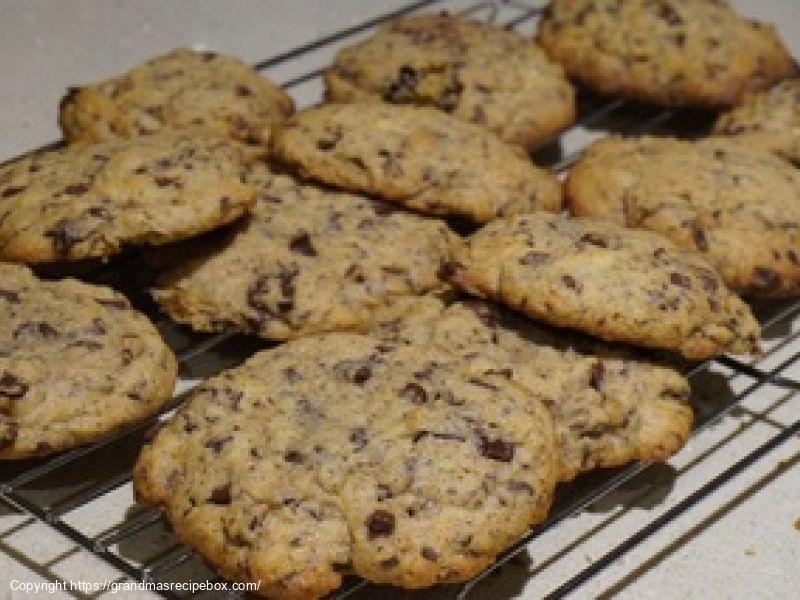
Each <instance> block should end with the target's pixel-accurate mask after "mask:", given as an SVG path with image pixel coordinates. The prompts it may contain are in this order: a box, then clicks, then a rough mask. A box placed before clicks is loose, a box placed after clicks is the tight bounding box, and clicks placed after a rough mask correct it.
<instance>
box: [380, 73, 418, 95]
mask: <svg viewBox="0 0 800 600" xmlns="http://www.w3.org/2000/svg"><path fill="white" fill-rule="evenodd" d="M417 83H418V75H417V71H416V69H414V68H413V67H411V66H409V65H403V66H401V67H400V70H399V71H398V72H397V78H396V79H395V80H394V81H393V82H392V83H391V84H390V85H389V89H388V90H387V91H386V93H385V94H384V97H383V99H384V100H386V101H387V102H408V101H409V100H411V99H412V98H413V96H414V91H415V90H416V87H417Z"/></svg>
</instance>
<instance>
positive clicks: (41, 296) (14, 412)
mask: <svg viewBox="0 0 800 600" xmlns="http://www.w3.org/2000/svg"><path fill="white" fill-rule="evenodd" d="M176 371H177V367H176V362H175V357H174V356H173V354H172V352H171V350H170V349H169V348H168V347H167V345H166V344H165V343H164V342H163V341H162V339H161V337H160V336H159V334H158V332H157V331H156V329H155V327H153V325H152V324H151V323H150V322H149V321H148V320H147V318H146V317H145V316H144V315H142V314H140V313H138V312H137V311H135V310H133V309H132V308H131V306H130V304H129V303H128V301H127V300H126V299H125V297H124V296H122V295H121V294H118V293H116V292H114V291H112V290H111V289H109V288H106V287H102V286H96V285H89V284H86V283H81V282H78V281H75V280H73V279H65V280H62V281H43V280H40V279H37V278H36V277H35V276H34V275H33V274H32V273H31V272H30V270H28V268H27V267H24V266H21V265H10V264H2V263H0V459H19V458H27V457H32V456H44V455H47V454H52V453H54V452H58V451H60V450H66V449H68V448H72V447H74V446H77V445H79V444H83V443H88V442H91V441H94V440H96V439H98V438H100V437H102V436H103V435H105V434H107V433H109V432H111V431H113V430H115V429H116V428H118V427H121V426H123V425H126V424H128V423H132V422H135V421H138V420H140V419H143V418H145V417H147V416H149V415H151V414H153V413H155V412H157V411H158V410H159V409H160V408H161V407H162V406H163V405H164V404H165V403H166V402H167V401H168V400H169V399H170V397H171V395H172V389H173V386H174V384H175V376H176Z"/></svg>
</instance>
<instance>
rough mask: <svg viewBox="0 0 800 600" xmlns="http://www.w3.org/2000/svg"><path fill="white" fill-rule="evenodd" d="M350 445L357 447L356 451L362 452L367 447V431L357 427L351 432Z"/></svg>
mask: <svg viewBox="0 0 800 600" xmlns="http://www.w3.org/2000/svg"><path fill="white" fill-rule="evenodd" d="M350 443H351V444H353V445H354V446H355V451H356V452H360V451H361V450H363V449H364V446H366V445H367V430H366V429H364V428H363V427H356V428H355V429H353V430H351V431H350Z"/></svg>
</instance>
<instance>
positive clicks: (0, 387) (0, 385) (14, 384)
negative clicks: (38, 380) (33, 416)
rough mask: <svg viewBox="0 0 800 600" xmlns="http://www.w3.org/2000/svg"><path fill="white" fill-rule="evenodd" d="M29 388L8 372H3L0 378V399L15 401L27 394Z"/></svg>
mask: <svg viewBox="0 0 800 600" xmlns="http://www.w3.org/2000/svg"><path fill="white" fill-rule="evenodd" d="M29 387H30V386H28V384H27V383H25V382H24V381H22V380H21V379H19V378H18V377H17V376H16V375H14V374H12V373H9V372H8V371H4V372H3V375H2V376H0V398H6V399H9V400H17V399H19V398H22V397H23V396H24V395H25V394H27V393H28V389H29Z"/></svg>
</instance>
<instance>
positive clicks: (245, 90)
mask: <svg viewBox="0 0 800 600" xmlns="http://www.w3.org/2000/svg"><path fill="white" fill-rule="evenodd" d="M233 90H234V91H235V92H236V95H237V96H239V97H241V98H246V97H247V96H252V95H253V92H252V91H251V90H250V88H249V87H247V86H246V85H241V84H240V85H237V86H236V87H235V88H233Z"/></svg>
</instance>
